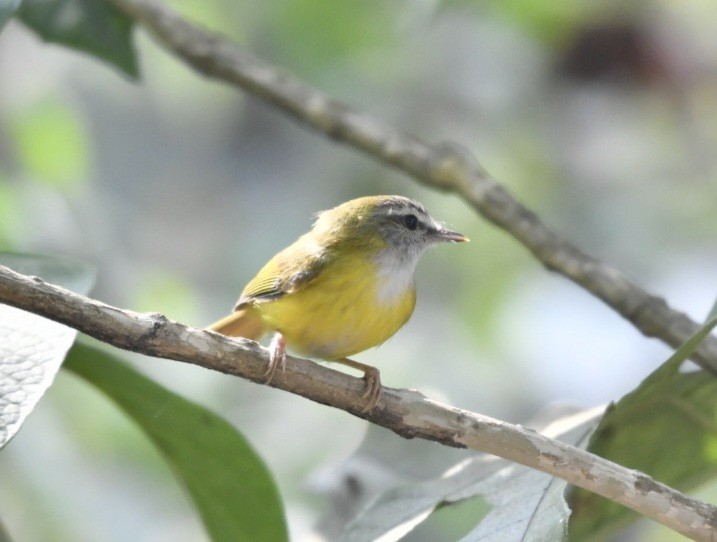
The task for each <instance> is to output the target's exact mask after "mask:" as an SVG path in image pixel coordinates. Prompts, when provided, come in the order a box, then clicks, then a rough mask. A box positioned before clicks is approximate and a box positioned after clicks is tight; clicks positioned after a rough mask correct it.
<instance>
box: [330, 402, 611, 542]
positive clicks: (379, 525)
mask: <svg viewBox="0 0 717 542" xmlns="http://www.w3.org/2000/svg"><path fill="white" fill-rule="evenodd" d="M596 423H597V420H596V416H595V413H594V412H593V411H588V412H585V413H582V414H579V415H576V416H571V417H569V418H565V419H561V420H558V421H556V422H554V424H553V425H552V426H551V427H550V428H548V430H546V433H547V434H550V433H553V434H555V433H558V434H559V436H558V437H557V438H559V439H560V440H562V441H564V442H569V443H571V444H576V445H584V444H586V443H587V440H588V437H589V435H590V434H591V432H592V429H593V428H594V427H595V424H596ZM566 486H567V482H565V481H563V480H560V479H558V478H554V477H553V476H550V475H548V474H545V473H542V472H539V471H536V470H534V469H531V468H528V467H524V466H522V465H518V464H515V463H512V462H510V461H506V460H503V459H496V458H495V457H492V456H486V455H483V454H481V455H478V456H475V457H472V458H470V459H467V460H465V461H462V462H461V463H459V464H458V465H455V466H454V467H452V468H451V469H449V470H448V471H447V472H446V473H445V474H443V475H442V476H440V477H439V478H436V479H433V480H428V481H422V482H418V483H413V484H407V485H404V486H401V487H399V488H394V489H391V490H389V491H387V492H385V493H383V494H382V495H381V496H379V497H378V499H376V500H375V501H373V503H372V504H371V505H370V506H369V507H368V508H366V509H365V510H364V512H363V513H362V514H361V515H360V516H359V517H358V518H357V519H356V520H355V521H354V522H352V523H351V524H350V525H349V526H348V528H347V530H346V532H345V533H344V535H343V537H342V538H341V540H342V542H363V541H364V540H376V539H379V538H380V539H381V541H382V542H389V541H394V540H399V539H401V538H402V537H403V536H404V535H405V534H406V533H408V532H410V531H411V530H412V529H414V528H415V527H416V526H417V525H418V524H420V523H421V522H423V521H425V520H426V519H427V518H428V517H429V516H431V515H432V514H433V513H434V512H435V511H436V510H438V509H439V507H442V506H447V505H448V506H452V505H454V504H456V503H461V502H464V501H465V500H467V499H472V498H476V497H481V498H482V499H484V500H485V501H486V503H487V505H486V509H488V508H490V510H489V511H487V514H485V515H484V516H483V517H480V518H477V519H478V520H479V521H478V523H477V525H476V526H475V527H474V528H473V530H472V531H471V532H470V533H468V534H467V535H466V536H465V537H464V538H462V539H461V540H462V542H472V541H478V540H501V541H504V542H511V541H516V542H518V541H521V542H529V541H535V542H537V541H544V540H550V541H551V542H558V541H561V540H566V539H567V538H566V537H567V532H566V523H567V518H568V515H569V513H570V511H569V510H568V507H567V505H566V503H565V500H564V499H563V492H564V490H565V487H566ZM491 506H492V508H491Z"/></svg>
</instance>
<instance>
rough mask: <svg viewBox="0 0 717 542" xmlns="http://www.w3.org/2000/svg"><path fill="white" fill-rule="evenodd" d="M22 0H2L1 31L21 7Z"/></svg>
mask: <svg viewBox="0 0 717 542" xmlns="http://www.w3.org/2000/svg"><path fill="white" fill-rule="evenodd" d="M20 2H21V0H0V31H2V28H3V26H5V23H7V22H8V21H9V20H10V18H11V17H12V16H13V15H15V12H16V11H17V8H18V7H20Z"/></svg>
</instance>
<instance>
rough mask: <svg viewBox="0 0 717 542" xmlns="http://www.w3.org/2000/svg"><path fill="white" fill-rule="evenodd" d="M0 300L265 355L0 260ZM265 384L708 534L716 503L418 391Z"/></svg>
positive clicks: (141, 343) (66, 320)
mask: <svg viewBox="0 0 717 542" xmlns="http://www.w3.org/2000/svg"><path fill="white" fill-rule="evenodd" d="M0 302H2V303H7V304H8V305H12V306H14V307H17V308H19V309H24V310H27V311H30V312H33V313H35V314H38V315H40V316H44V317H47V318H50V319H52V320H55V321H57V322H60V323H63V324H66V325H68V326H70V327H72V328H74V329H77V330H79V331H82V332H83V333H86V334H87V335H91V336H92V337H95V338H97V339H99V340H101V341H104V342H106V343H108V344H111V345H114V346H116V347H118V348H122V349H125V350H131V351H133V352H139V353H141V354H146V355H148V356H156V357H161V358H167V359H173V360H177V361H183V362H186V363H192V364H195V365H199V366H202V367H206V368H208V369H212V370H215V371H220V372H222V373H227V374H232V375H235V376H239V377H242V378H246V379H249V380H252V381H254V382H260V381H261V380H262V379H263V375H264V371H265V369H266V364H267V363H268V360H269V354H268V352H267V351H266V350H265V349H263V348H262V347H261V346H259V345H258V344H256V343H254V342H252V341H248V340H244V339H240V340H232V339H230V338H228V337H225V336H223V335H219V334H217V333H212V332H208V331H203V330H199V329H195V328H192V327H188V326H186V325H183V324H180V323H177V322H173V321H170V320H168V319H167V318H166V317H164V316H162V315H161V314H156V313H148V314H139V313H135V312H131V311H125V310H121V309H118V308H116V307H112V306H110V305H106V304H104V303H101V302H99V301H96V300H93V299H89V298H87V297H84V296H81V295H78V294H75V293H72V292H70V291H68V290H65V289H64V288H60V287H58V286H54V285H52V284H48V283H46V282H44V281H43V280H42V279H40V278H37V277H28V276H25V275H21V274H19V273H15V272H14V271H12V270H10V269H8V268H7V267H3V266H0ZM271 386H273V387H275V388H279V389H283V390H286V391H289V392H291V393H295V394H297V395H301V396H303V397H306V398H307V399H311V400H312V401H316V402H318V403H322V404H325V405H329V406H333V407H336V408H339V409H342V410H345V411H347V412H350V413H351V414H353V415H355V416H358V417H360V418H364V419H367V420H369V421H371V422H372V423H375V424H378V425H381V426H383V427H386V428H388V429H391V430H392V431H394V432H395V433H397V434H399V435H401V436H403V437H406V438H422V439H428V440H433V441H436V442H439V443H441V444H444V445H447V446H453V447H460V448H472V449H475V450H480V451H482V452H486V453H490V454H494V455H497V456H500V457H504V458H506V459H509V460H511V461H515V462H517V463H521V464H523V465H527V466H528V467H532V468H534V469H537V470H540V471H543V472H546V473H548V474H551V475H554V476H557V477H559V478H562V479H564V480H567V481H568V482H570V483H571V484H574V485H576V486H579V487H582V488H585V489H587V490H588V491H592V492H594V493H597V494H598V495H602V496H603V497H606V498H608V499H611V500H613V501H615V502H618V503H620V504H623V505H624V506H627V507H628V508H631V509H632V510H634V511H636V512H638V513H640V514H642V515H644V516H647V517H650V518H652V519H654V520H656V521H659V522H660V523H662V524H664V525H666V526H667V527H669V528H671V529H674V530H675V531H677V532H680V533H682V534H684V535H686V536H689V537H691V538H693V539H694V540H701V541H711V542H714V541H715V540H717V534H716V533H717V508H715V507H713V506H711V505H709V504H706V503H703V502H701V501H698V500H696V499H693V498H691V497H688V496H686V495H684V494H682V493H680V492H678V491H676V490H674V489H672V488H670V487H668V486H666V485H664V484H661V483H659V482H656V481H655V480H653V479H652V478H650V477H649V476H647V475H645V474H642V473H640V472H637V471H634V470H630V469H626V468H624V467H621V466H620V465H617V464H615V463H612V462H610V461H608V460H606V459H603V458H601V457H598V456H596V455H593V454H591V453H589V452H587V451H585V450H581V449H579V448H575V447H574V446H570V445H568V444H564V443H562V442H560V441H557V440H552V439H550V438H548V437H545V436H543V435H541V434H539V433H536V432H534V431H532V430H530V429H526V428H524V427H522V426H519V425H511V424H508V423H504V422H501V421H499V420H495V419H492V418H489V417H487V416H482V415H480V414H476V413H473V412H468V411H464V410H459V409H457V408H454V407H451V406H447V405H442V404H440V403H437V402H434V401H431V400H430V399H428V398H426V397H425V396H423V395H422V394H420V393H419V392H417V391H411V390H395V389H391V388H384V393H383V395H382V397H381V400H380V401H379V403H378V405H377V406H376V407H375V408H374V409H373V410H372V411H371V412H370V413H368V414H366V413H363V412H362V409H363V406H364V403H365V401H364V399H363V398H362V394H363V390H364V382H363V380H361V379H360V378H355V377H351V376H349V375H346V374H344V373H340V372H338V371H334V370H332V369H329V368H327V367H323V366H321V365H319V364H317V363H314V362H311V361H309V360H305V359H301V358H294V357H290V358H288V360H287V364H286V369H285V371H283V372H281V371H279V372H278V373H277V375H276V376H275V377H274V379H273V380H272V383H271Z"/></svg>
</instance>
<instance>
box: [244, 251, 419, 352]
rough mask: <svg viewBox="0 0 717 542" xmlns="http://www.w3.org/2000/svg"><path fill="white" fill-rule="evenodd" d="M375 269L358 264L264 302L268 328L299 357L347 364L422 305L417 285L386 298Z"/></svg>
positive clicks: (263, 315)
mask: <svg viewBox="0 0 717 542" xmlns="http://www.w3.org/2000/svg"><path fill="white" fill-rule="evenodd" d="M378 280H379V278H378V275H377V272H376V268H375V264H373V263H372V262H370V261H365V260H359V261H356V260H354V261H353V262H351V263H349V264H348V266H347V267H344V268H343V269H327V270H324V272H322V274H321V276H320V277H318V278H317V279H316V280H315V281H313V282H312V283H311V284H309V285H307V286H306V287H305V288H303V289H301V290H300V291H298V292H294V293H290V294H287V295H285V296H283V297H281V298H278V299H275V300H271V301H266V302H262V303H258V304H257V305H256V308H257V310H258V312H259V314H260V315H261V318H262V320H263V321H264V323H265V324H266V327H267V328H268V329H270V330H276V331H279V332H280V333H281V334H282V335H283V336H284V338H285V340H286V344H287V345H288V346H289V347H290V348H292V349H293V350H295V351H296V352H298V353H299V354H302V355H305V356H309V357H316V358H320V359H326V360H332V359H341V358H345V357H348V356H351V355H353V354H356V353H358V352H361V351H363V350H367V349H368V348H371V347H373V346H377V345H379V344H381V343H382V342H384V341H385V340H386V339H388V338H389V337H391V336H392V335H393V334H394V333H396V331H398V330H399V329H400V328H401V327H402V326H403V325H404V324H405V323H406V321H407V320H408V319H409V318H410V317H411V314H412V313H413V308H414V306H415V302H416V294H415V289H414V287H413V281H412V280H411V281H409V282H407V283H406V287H405V291H399V293H397V294H396V295H395V296H394V297H393V298H392V299H389V300H387V299H381V296H379V289H378V287H377V286H378V284H377V281H378Z"/></svg>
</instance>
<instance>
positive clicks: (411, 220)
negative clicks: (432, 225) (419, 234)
mask: <svg viewBox="0 0 717 542" xmlns="http://www.w3.org/2000/svg"><path fill="white" fill-rule="evenodd" d="M403 223H404V224H405V226H406V227H407V228H408V229H409V230H411V231H413V230H415V229H416V228H417V227H418V218H417V217H416V215H406V216H405V217H403Z"/></svg>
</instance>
